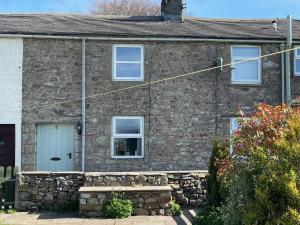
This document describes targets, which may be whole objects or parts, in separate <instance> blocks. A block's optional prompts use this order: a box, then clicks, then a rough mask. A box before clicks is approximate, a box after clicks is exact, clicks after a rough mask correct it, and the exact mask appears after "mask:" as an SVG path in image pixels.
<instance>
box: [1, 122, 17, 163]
mask: <svg viewBox="0 0 300 225" xmlns="http://www.w3.org/2000/svg"><path fill="white" fill-rule="evenodd" d="M0 166H4V167H7V166H12V167H14V166H15V125H14V124H0Z"/></svg>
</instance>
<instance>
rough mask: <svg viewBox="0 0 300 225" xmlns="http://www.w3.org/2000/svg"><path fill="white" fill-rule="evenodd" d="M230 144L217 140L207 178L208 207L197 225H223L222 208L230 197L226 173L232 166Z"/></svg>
mask: <svg viewBox="0 0 300 225" xmlns="http://www.w3.org/2000/svg"><path fill="white" fill-rule="evenodd" d="M228 149H229V143H228V142H221V140H220V139H219V138H217V139H216V140H215V142H214V146H213V151H212V154H211V157H210V160H209V166H208V173H209V175H208V177H207V195H206V198H207V206H206V207H205V208H203V209H202V210H201V211H200V212H199V213H198V215H197V216H196V217H195V218H194V222H193V224H195V225H210V224H211V225H223V221H222V219H221V214H220V208H219V207H220V206H221V205H222V202H223V201H224V200H225V199H226V196H227V195H228V191H227V186H228V185H227V179H228V178H227V176H226V173H224V170H226V168H227V166H229V165H230V163H229V162H230V161H231V156H230V154H229V150H228Z"/></svg>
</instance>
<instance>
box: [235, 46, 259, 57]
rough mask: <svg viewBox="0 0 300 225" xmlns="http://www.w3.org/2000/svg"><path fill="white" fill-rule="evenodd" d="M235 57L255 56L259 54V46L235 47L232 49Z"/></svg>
mask: <svg viewBox="0 0 300 225" xmlns="http://www.w3.org/2000/svg"><path fill="white" fill-rule="evenodd" d="M232 54H233V57H234V58H236V57H246V58H253V57H258V56H259V48H258V47H247V48H245V47H244V48H243V47H233V49H232Z"/></svg>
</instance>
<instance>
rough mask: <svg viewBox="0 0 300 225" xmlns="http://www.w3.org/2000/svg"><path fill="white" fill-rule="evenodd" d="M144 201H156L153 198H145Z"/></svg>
mask: <svg viewBox="0 0 300 225" xmlns="http://www.w3.org/2000/svg"><path fill="white" fill-rule="evenodd" d="M145 202H156V199H155V198H146V199H145Z"/></svg>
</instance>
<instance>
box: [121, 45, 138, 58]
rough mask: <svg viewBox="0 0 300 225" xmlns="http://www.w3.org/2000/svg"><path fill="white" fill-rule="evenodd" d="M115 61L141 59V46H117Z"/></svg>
mask: <svg viewBox="0 0 300 225" xmlns="http://www.w3.org/2000/svg"><path fill="white" fill-rule="evenodd" d="M117 61H141V48H134V47H132V48H128V47H117Z"/></svg>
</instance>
